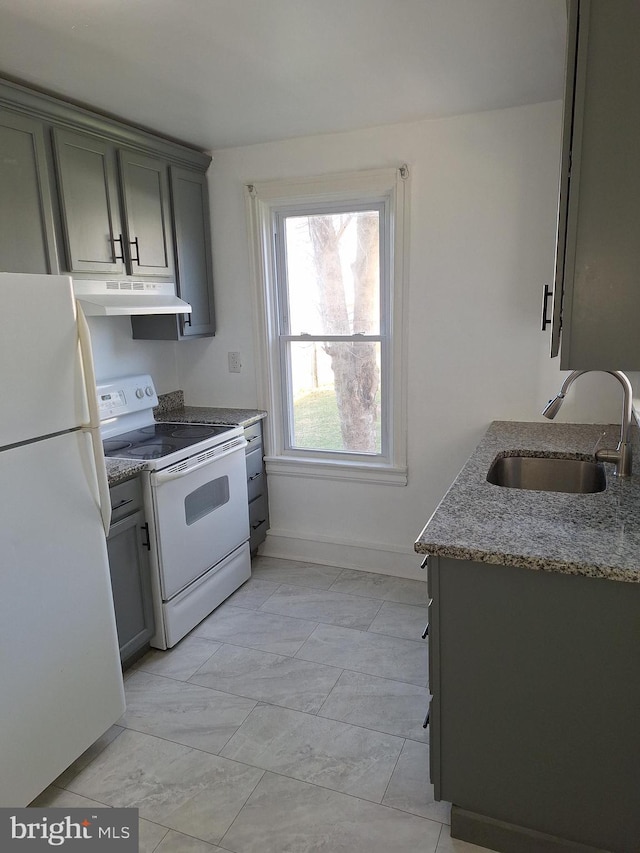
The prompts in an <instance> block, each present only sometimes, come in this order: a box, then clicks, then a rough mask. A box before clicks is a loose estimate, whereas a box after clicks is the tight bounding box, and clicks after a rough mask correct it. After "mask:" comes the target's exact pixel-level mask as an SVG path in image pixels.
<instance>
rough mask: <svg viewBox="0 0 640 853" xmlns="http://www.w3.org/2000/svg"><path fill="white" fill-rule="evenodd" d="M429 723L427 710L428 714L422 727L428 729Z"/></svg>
mask: <svg viewBox="0 0 640 853" xmlns="http://www.w3.org/2000/svg"><path fill="white" fill-rule="evenodd" d="M428 725H429V711H427V716H426V717H425V718H424V723H423V724H422V728H423V729H426V728H427V726H428Z"/></svg>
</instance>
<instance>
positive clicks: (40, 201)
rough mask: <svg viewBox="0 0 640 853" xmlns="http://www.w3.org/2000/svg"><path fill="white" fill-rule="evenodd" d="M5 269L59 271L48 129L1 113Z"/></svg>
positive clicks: (0, 222)
mask: <svg viewBox="0 0 640 853" xmlns="http://www.w3.org/2000/svg"><path fill="white" fill-rule="evenodd" d="M0 270H2V271H3V272H18V273H45V274H47V273H55V272H57V271H58V261H57V257H56V242H55V229H54V215H53V206H52V200H51V192H50V186H49V169H48V163H47V149H46V141H45V131H44V127H43V124H42V122H40V121H38V120H37V119H35V118H30V117H28V116H24V115H20V114H19V113H13V112H10V111H9V110H0Z"/></svg>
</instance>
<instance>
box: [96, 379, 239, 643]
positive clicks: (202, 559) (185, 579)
mask: <svg viewBox="0 0 640 853" xmlns="http://www.w3.org/2000/svg"><path fill="white" fill-rule="evenodd" d="M157 404H158V397H157V394H156V391H155V387H154V385H153V380H152V379H151V377H150V376H149V375H146V374H145V375H135V376H125V377H120V378H117V379H113V380H110V381H108V382H104V383H100V384H99V385H98V405H99V409H100V422H101V434H102V439H103V446H104V452H105V456H107V457H109V458H120V459H130V460H136V461H140V462H144V464H145V469H144V470H143V472H142V479H143V486H144V498H145V508H146V512H147V520H148V522H149V539H150V545H151V564H152V577H151V581H152V590H153V599H154V600H153V605H154V614H155V619H156V633H155V635H154V637H153V638H152V640H151V645H152V646H155V647H156V648H160V649H167V648H171V647H172V646H174V645H175V644H176V643H177V642H178V641H179V640H181V639H182V637H184V636H185V634H187V633H188V632H189V631H190V630H191V629H192V628H194V627H195V626H196V625H197V624H198V623H199V622H201V621H202V619H204V618H205V617H206V616H208V615H209V614H210V613H211V612H212V611H213V610H214V609H215V608H216V607H217V606H218V605H219V604H220V603H221V602H222V601H224V600H225V599H226V598H227V597H228V596H229V595H231V593H232V592H234V591H235V590H236V589H237V588H238V587H239V586H240V585H241V584H242V583H244V582H245V581H246V580H248V578H249V577H250V576H251V559H250V553H249V544H248V539H249V511H248V500H247V477H246V465H245V455H244V448H245V446H246V443H247V442H246V439H245V437H244V431H243V429H242V427H240V426H219V425H212V424H191V423H159V422H157V421H156V420H155V419H154V417H153V408H154V406H157Z"/></svg>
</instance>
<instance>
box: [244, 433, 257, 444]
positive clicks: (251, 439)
mask: <svg viewBox="0 0 640 853" xmlns="http://www.w3.org/2000/svg"><path fill="white" fill-rule="evenodd" d="M259 438H260V436H259V435H252V436H251V438H248V439H247V444H251V442H252V441H258V439H259Z"/></svg>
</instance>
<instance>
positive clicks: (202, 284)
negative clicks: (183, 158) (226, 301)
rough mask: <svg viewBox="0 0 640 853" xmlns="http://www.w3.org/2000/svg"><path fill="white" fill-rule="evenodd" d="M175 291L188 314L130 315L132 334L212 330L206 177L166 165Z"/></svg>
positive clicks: (173, 336)
mask: <svg viewBox="0 0 640 853" xmlns="http://www.w3.org/2000/svg"><path fill="white" fill-rule="evenodd" d="M171 209H172V212H173V239H174V248H175V259H176V290H177V293H178V296H179V297H180V298H181V299H184V300H185V301H186V302H188V303H189V304H190V305H191V309H192V310H191V313H190V314H178V315H177V316H176V315H168V314H164V315H163V314H160V315H153V316H146V317H133V318H132V321H131V325H132V328H133V337H134V338H146V339H153V340H182V339H185V338H199V337H206V336H211V335H213V334H215V316H214V307H213V262H212V257H211V233H210V224H209V223H210V220H209V195H208V189H207V179H206V176H205V175H204V174H202V173H200V172H194V171H193V170H191V169H182V168H178V167H175V166H172V167H171Z"/></svg>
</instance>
